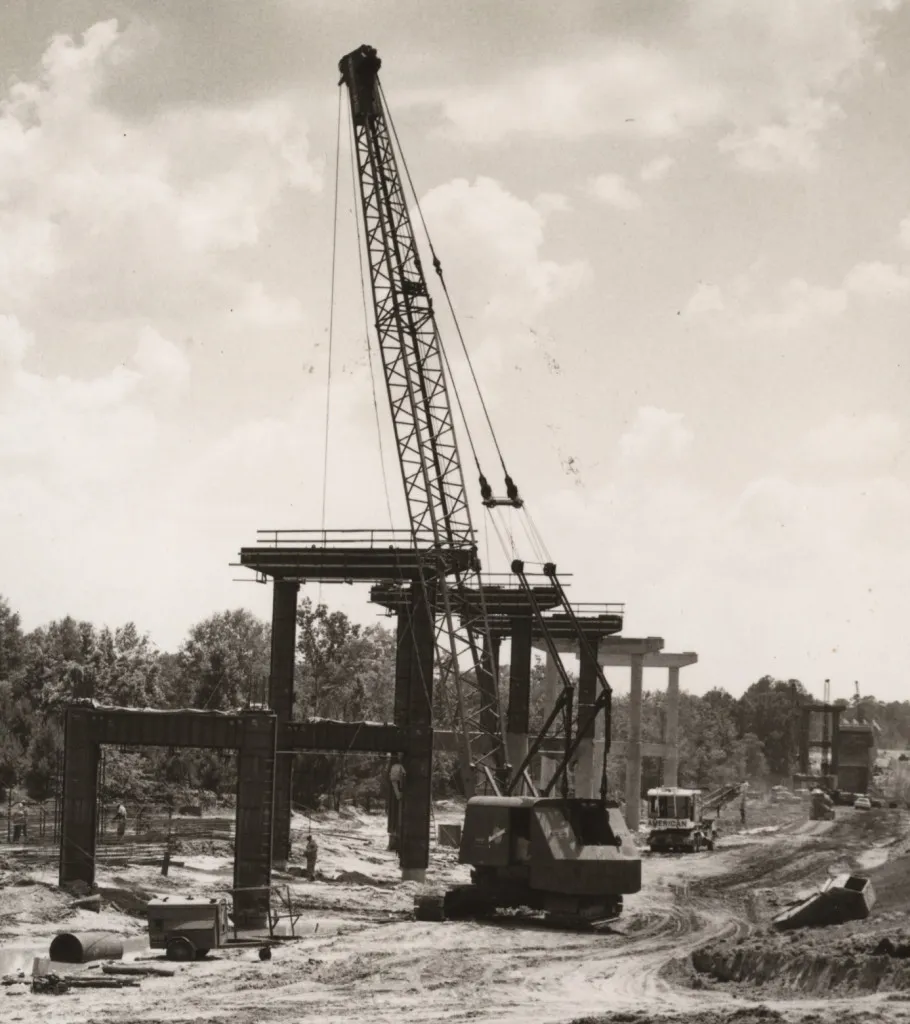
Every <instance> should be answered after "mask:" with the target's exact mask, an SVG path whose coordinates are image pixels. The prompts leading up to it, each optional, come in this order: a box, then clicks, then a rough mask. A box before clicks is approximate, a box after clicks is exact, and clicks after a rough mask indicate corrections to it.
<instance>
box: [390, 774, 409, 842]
mask: <svg viewBox="0 0 910 1024" xmlns="http://www.w3.org/2000/svg"><path fill="white" fill-rule="evenodd" d="M406 775H407V773H406V772H405V770H404V765H403V764H402V763H401V762H400V761H399V758H398V754H392V763H391V765H390V766H389V800H388V833H389V849H390V850H397V849H398V839H399V837H400V835H401V804H402V797H403V796H404V780H405V777H406Z"/></svg>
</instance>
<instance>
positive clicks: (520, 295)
mask: <svg viewBox="0 0 910 1024" xmlns="http://www.w3.org/2000/svg"><path fill="white" fill-rule="evenodd" d="M421 206H422V209H423V212H424V215H425V216H426V218H427V222H428V223H429V225H430V229H431V231H432V233H433V236H434V238H435V239H436V246H437V249H438V250H439V251H440V252H445V253H447V254H448V255H447V257H446V264H445V268H444V269H445V273H446V277H447V280H448V282H449V288H450V290H452V292H453V294H457V295H458V296H459V306H460V308H461V309H462V311H463V312H465V313H469V315H472V316H478V315H482V316H483V317H484V319H485V320H486V321H487V322H488V324H490V325H493V324H495V326H496V327H497V328H499V327H501V326H502V325H503V324H510V323H511V324H512V327H513V329H514V326H515V324H514V323H513V321H518V322H520V323H521V324H527V323H528V321H529V320H532V319H533V318H534V317H535V316H536V315H537V314H539V313H540V312H541V311H542V310H543V309H544V307H546V306H547V305H549V304H550V303H552V302H555V301H557V300H559V299H561V298H562V297H564V296H565V295H568V294H569V293H571V292H572V291H574V290H575V289H576V288H578V287H579V285H580V284H582V283H583V282H584V281H585V280H586V279H587V275H588V268H587V265H586V264H585V263H583V262H581V261H573V262H570V263H557V262H555V261H553V260H548V259H546V258H545V257H544V256H543V254H542V249H543V247H544V228H545V224H546V218H545V216H544V214H543V212H542V211H541V210H540V209H539V208H535V206H534V205H533V204H531V203H529V202H526V201H525V200H523V199H520V198H518V197H517V196H514V195H512V194H511V193H510V192H509V191H508V190H506V189H505V188H504V187H503V186H502V185H501V184H500V183H499V182H497V181H494V180H493V179H492V178H484V177H479V178H477V179H476V181H475V182H474V183H473V184H471V183H469V182H468V181H467V180H465V179H464V178H456V179H455V180H454V181H450V182H448V184H445V185H440V186H439V187H438V188H435V189H431V190H430V192H428V193H427V195H426V196H425V197H424V199H423V200H422V203H421ZM453 280H457V287H453Z"/></svg>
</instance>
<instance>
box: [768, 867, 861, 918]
mask: <svg viewBox="0 0 910 1024" xmlns="http://www.w3.org/2000/svg"><path fill="white" fill-rule="evenodd" d="M873 906H875V890H874V889H873V888H872V883H871V882H870V881H869V879H868V878H863V877H861V876H860V875H838V876H837V877H836V878H832V879H831V880H830V881H828V882H827V883H826V884H825V887H824V888H823V889H822V890H821V891H820V892H817V893H815V894H814V895H812V896H810V897H809V898H808V899H805V900H802V901H801V902H799V903H797V904H795V905H794V906H792V907H788V908H787V909H786V910H784V911H782V912H781V913H780V914H778V915H777V917H775V918H774V920H773V921H772V922H771V924H772V925H773V927H774V928H776V929H777V930H778V931H788V930H789V929H791V928H810V927H818V926H819V925H827V924H841V922H843V921H862V920H863V919H864V918H867V917H868V916H869V913H870V912H871V910H872V908H873Z"/></svg>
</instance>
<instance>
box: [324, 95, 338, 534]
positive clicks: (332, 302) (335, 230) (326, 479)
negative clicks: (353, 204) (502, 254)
mask: <svg viewBox="0 0 910 1024" xmlns="http://www.w3.org/2000/svg"><path fill="white" fill-rule="evenodd" d="M341 98H342V97H341V90H340V89H339V90H338V118H337V123H336V128H335V201H334V205H333V211H332V273H331V278H330V283H329V357H328V367H327V370H326V388H325V444H324V447H323V453H322V520H321V524H320V529H321V530H322V533H323V536H324V535H325V506H326V497H327V495H328V489H329V487H328V484H329V422H330V415H331V409H332V348H333V341H334V337H335V269H336V267H337V263H338V260H337V255H338V172H339V167H340V165H341V161H340V159H339V158H340V156H341Z"/></svg>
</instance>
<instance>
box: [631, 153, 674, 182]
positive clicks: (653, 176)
mask: <svg viewBox="0 0 910 1024" xmlns="http://www.w3.org/2000/svg"><path fill="white" fill-rule="evenodd" d="M675 163H676V161H675V160H674V159H673V157H672V156H658V157H655V158H654V159H653V160H649V161H648V162H647V163H646V164H645V165H644V166H643V167H642V169H641V170H640V171H639V172H638V176H639V177H640V178H641V180H642V181H660V180H661V178H665V177H666V176H667V175H668V174H669V173H670V169H671V168H672V167H673V166H674V164H675Z"/></svg>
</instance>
